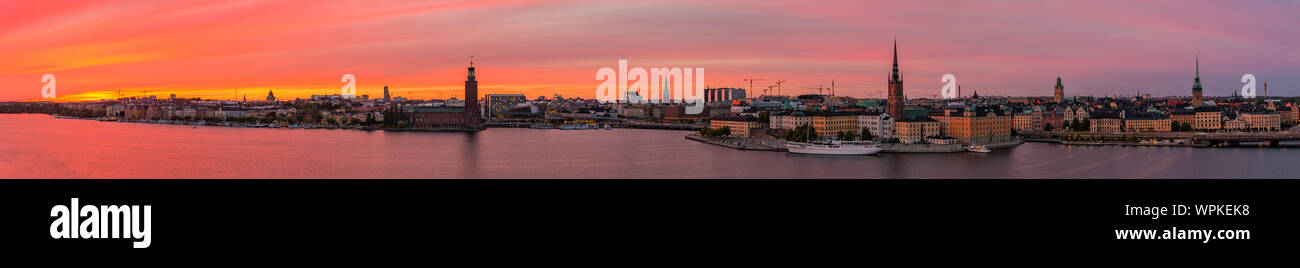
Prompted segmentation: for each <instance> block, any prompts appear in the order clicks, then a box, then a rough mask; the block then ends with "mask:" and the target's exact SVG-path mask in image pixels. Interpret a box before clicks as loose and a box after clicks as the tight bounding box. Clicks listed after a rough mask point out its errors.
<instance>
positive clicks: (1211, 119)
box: [1192, 111, 1223, 130]
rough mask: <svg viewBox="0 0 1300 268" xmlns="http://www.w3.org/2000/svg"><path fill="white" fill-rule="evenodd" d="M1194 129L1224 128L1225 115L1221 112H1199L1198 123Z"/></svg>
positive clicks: (1193, 126)
mask: <svg viewBox="0 0 1300 268" xmlns="http://www.w3.org/2000/svg"><path fill="white" fill-rule="evenodd" d="M1192 128H1195V129H1198V130H1218V129H1222V128H1223V113H1221V112H1219V111H1197V112H1196V123H1195V124H1192Z"/></svg>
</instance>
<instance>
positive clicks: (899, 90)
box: [885, 40, 908, 118]
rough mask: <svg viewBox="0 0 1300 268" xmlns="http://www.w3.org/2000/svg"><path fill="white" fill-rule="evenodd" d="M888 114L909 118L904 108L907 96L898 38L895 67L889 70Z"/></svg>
mask: <svg viewBox="0 0 1300 268" xmlns="http://www.w3.org/2000/svg"><path fill="white" fill-rule="evenodd" d="M887 105H888V109H887V110H886V111H885V112H886V113H888V114H891V115H894V116H897V117H900V118H907V117H908V116H907V113H905V112H904V109H905V107H906V105H907V100H906V97H904V96H903V75H902V74H900V73H899V71H898V40H894V69H893V70H892V71H890V72H889V100H888V104H887Z"/></svg>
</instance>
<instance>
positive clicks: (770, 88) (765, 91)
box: [763, 85, 776, 96]
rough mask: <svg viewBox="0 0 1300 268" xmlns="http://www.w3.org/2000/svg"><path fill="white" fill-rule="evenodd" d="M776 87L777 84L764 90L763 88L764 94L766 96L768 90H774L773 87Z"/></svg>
mask: <svg viewBox="0 0 1300 268" xmlns="http://www.w3.org/2000/svg"><path fill="white" fill-rule="evenodd" d="M774 87H776V86H775V85H771V86H767V89H764V90H763V95H764V96H766V95H767V92H768V91H772V88H774Z"/></svg>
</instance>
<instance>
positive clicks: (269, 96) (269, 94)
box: [266, 90, 275, 102]
mask: <svg viewBox="0 0 1300 268" xmlns="http://www.w3.org/2000/svg"><path fill="white" fill-rule="evenodd" d="M266 101H268V102H275V91H272V90H267V91H266Z"/></svg>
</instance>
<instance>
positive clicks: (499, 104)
mask: <svg viewBox="0 0 1300 268" xmlns="http://www.w3.org/2000/svg"><path fill="white" fill-rule="evenodd" d="M527 100H528V98H527V97H525V96H524V94H488V95H487V108H488V111H487V116H488V117H508V116H510V110H511V109H513V108H515V106H518V105H520V104H523V103H524V102H526V101H527Z"/></svg>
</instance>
